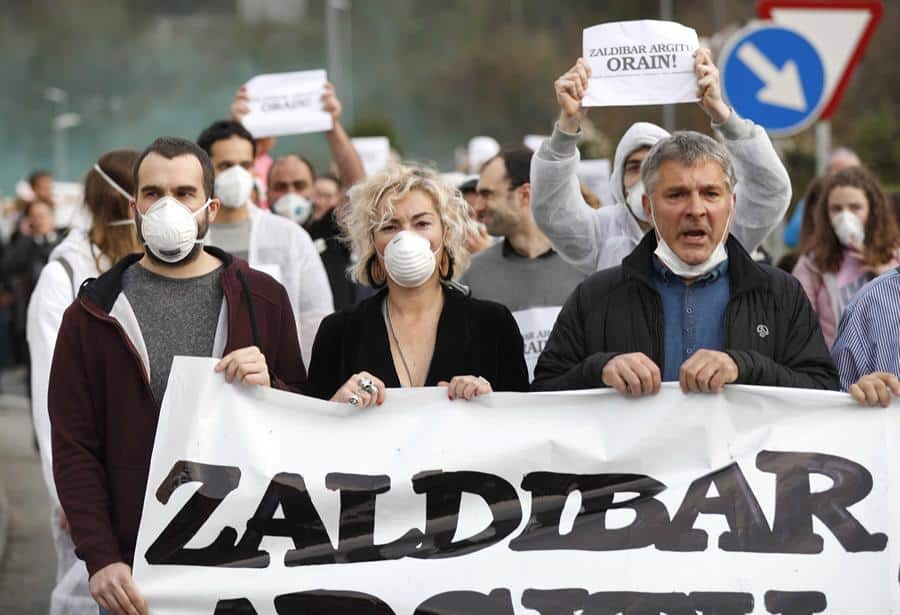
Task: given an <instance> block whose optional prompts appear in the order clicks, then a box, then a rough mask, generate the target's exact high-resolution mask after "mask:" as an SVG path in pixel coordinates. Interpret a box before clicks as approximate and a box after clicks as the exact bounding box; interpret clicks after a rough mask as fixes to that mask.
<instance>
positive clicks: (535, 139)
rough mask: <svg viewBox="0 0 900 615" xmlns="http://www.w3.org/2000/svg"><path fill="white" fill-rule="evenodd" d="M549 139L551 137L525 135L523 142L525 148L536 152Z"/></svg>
mask: <svg viewBox="0 0 900 615" xmlns="http://www.w3.org/2000/svg"><path fill="white" fill-rule="evenodd" d="M549 138H550V135H525V138H524V139H523V140H522V142H523V143H524V144H525V147H527V148H528V149H530V150H531V151H533V152H536V151H538V150H539V149H540V148H541V143H543V142H544V141H546V140H547V139H549Z"/></svg>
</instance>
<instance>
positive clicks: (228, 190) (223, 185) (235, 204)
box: [215, 164, 253, 209]
mask: <svg viewBox="0 0 900 615" xmlns="http://www.w3.org/2000/svg"><path fill="white" fill-rule="evenodd" d="M252 193H253V176H252V175H251V174H250V171H248V170H247V169H245V168H244V167H242V166H240V165H237V164H236V165H234V166H232V167H230V168H228V169H226V170H225V171H222V172H221V173H219V174H218V175H217V176H216V184H215V194H216V196H217V197H218V199H219V201H221V202H222V205H223V206H225V207H228V208H230V209H237V208H239V207H241V206H242V205H244V204H245V203H246V202H247V201H248V200H249V199H250V195H251V194H252Z"/></svg>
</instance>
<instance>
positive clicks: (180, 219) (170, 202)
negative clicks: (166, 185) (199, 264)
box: [141, 196, 210, 263]
mask: <svg viewBox="0 0 900 615" xmlns="http://www.w3.org/2000/svg"><path fill="white" fill-rule="evenodd" d="M209 203H210V199H206V203H204V204H203V207H201V208H200V209H198V210H197V211H191V209H190V208H189V207H188V206H187V205H185V204H184V203H182V202H181V201H179V200H178V199H176V198H174V197H171V196H164V197H163V198H161V199H159V200H158V201H156V202H155V203H154V204H153V205H151V206H150V209H148V210H147V213H145V214H143V215H142V216H141V236H142V237H143V238H144V243H145V244H146V245H147V247H148V248H149V249H150V251H151V252H153V254H154V255H155V256H156V257H157V258H159V259H160V260H162V261H164V262H166V263H177V262H178V261H180V260H182V259H183V258H184V257H186V256H187V255H188V254H190V252H191V250H193V249H194V244H196V243H198V241H197V235H198V233H199V230H200V229H199V227H198V225H197V216H198V215H200V214H201V213H202V212H204V211H206V208H207V207H209Z"/></svg>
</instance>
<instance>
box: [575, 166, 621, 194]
mask: <svg viewBox="0 0 900 615" xmlns="http://www.w3.org/2000/svg"><path fill="white" fill-rule="evenodd" d="M611 168H612V167H611V166H610V164H609V160H608V159H606V158H597V159H591V160H581V161H580V162H579V163H578V168H577V169H576V170H575V175H576V176H577V177H578V181H580V182H581V183H583V184H584V185H586V186H587V187H588V188H590V189H591V192H593V193H594V194H596V195H597V196H598V197H599V198H600V202H601V203H603V205H613V204H614V202H615V201H614V200H613V196H612V192H611V191H610V189H609V175H610V171H611Z"/></svg>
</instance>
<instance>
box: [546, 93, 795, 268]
mask: <svg viewBox="0 0 900 615" xmlns="http://www.w3.org/2000/svg"><path fill="white" fill-rule="evenodd" d="M712 128H714V129H715V130H717V131H718V132H719V133H720V134H721V135H722V136H723V137H724V143H725V147H726V148H727V149H728V151H729V152H730V153H731V157H732V161H733V163H734V168H735V172H736V174H737V178H738V184H737V186H736V187H735V194H736V197H737V203H736V208H735V212H734V219H733V220H732V222H731V233H732V234H733V235H734V236H735V237H736V238H737V239H738V241H740V242H741V244H742V245H743V246H744V248H745V249H746V250H747V251H748V252H752V251H753V250H755V249H756V248H757V247H758V246H759V244H760V243H761V242H762V241H763V239H765V238H766V236H767V235H768V234H769V232H770V231H771V230H772V229H773V228H775V226H776V225H777V224H778V222H779V221H780V220H781V219H782V217H783V216H784V213H785V211H787V208H788V205H789V204H790V201H791V181H790V177H789V176H788V173H787V170H786V169H785V168H784V165H783V164H782V163H781V160H780V159H779V158H778V154H777V153H776V152H775V148H774V147H772V142H771V141H770V140H769V137H768V135H767V134H766V132H765V130H763V129H762V128H760V127H759V126H757V125H756V124H754V123H753V122H752V121H750V120H746V119H742V118H740V117H738V115H737V114H736V113H735V112H733V111H732V113H731V116H730V117H729V118H728V119H727V120H726V121H725V122H724V123H722V124H712ZM580 136H581V134H580V131H579V133H578V134H569V133H566V132H563V131H561V130H560V129H559V127H558V126H556V127H554V129H553V135H552V136H551V137H550V138H549V139H546V140H545V141H544V142H543V143H542V144H541V147H540V148H539V149H538V151H537V152H535V154H534V156H533V157H532V159H531V207H532V212H533V213H534V219H535V220H536V221H537V224H538V226H539V227H540V229H541V230H542V231H543V232H544V233H545V234H546V235H547V237H549V238H550V241H551V243H552V244H553V247H554V248H555V249H556V251H557V252H559V253H560V255H561V256H562V257H563V258H564V259H565V260H567V261H569V262H570V263H572V264H573V265H574V266H575V267H577V268H578V269H580V270H581V271H583V272H584V273H586V274H590V273H593V272H594V271H598V270H600V269H606V268H608V267H614V266H616V265H619V264H620V263H621V262H622V259H623V258H624V257H625V256H627V255H628V254H630V253H631V251H632V250H633V249H634V248H635V247H636V246H637V245H638V243H639V242H640V240H641V237H643V236H644V231H642V230H641V228H640V226H638V223H637V220H635V218H634V215H632V213H631V211H630V210H629V209H628V206H627V205H625V194H624V186H623V184H622V178H623V175H624V168H625V159H626V158H628V156H629V155H630V154H631V153H632V152H633V151H635V150H636V149H638V148H641V147H644V146H652V145H654V144H655V143H656V142H657V141H659V140H660V139H663V138H665V137H667V136H669V133H668V132H666V131H665V130H663V129H662V128H660V127H659V126H656V125H655V124H650V123H647V122H638V123H637V124H634V125H632V126H631V128H629V129H628V131H627V132H626V133H625V135H624V136H623V137H622V140H621V141H619V145H618V147H617V148H616V154H615V158H614V160H613V169H612V174H611V177H610V190H611V192H612V195H613V197H614V199H615V203H611V204H604V206H603V207H601V208H600V209H591V208H590V207H589V206H588V205H587V204H586V203H585V202H584V199H583V198H582V197H581V190H580V187H579V184H578V178H577V177H576V175H575V172H576V170H577V168H578V163H579V162H580V160H581V157H580V154H579V152H578V149H577V148H576V147H575V145H576V143H577V141H578V138H579V137H580Z"/></svg>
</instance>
